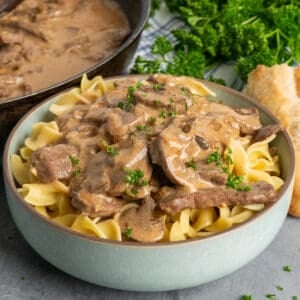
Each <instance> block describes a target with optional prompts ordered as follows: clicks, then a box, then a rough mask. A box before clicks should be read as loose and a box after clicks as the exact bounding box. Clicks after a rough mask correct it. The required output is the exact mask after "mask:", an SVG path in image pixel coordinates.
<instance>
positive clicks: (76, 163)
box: [69, 155, 79, 167]
mask: <svg viewBox="0 0 300 300" xmlns="http://www.w3.org/2000/svg"><path fill="white" fill-rule="evenodd" d="M69 159H70V161H71V163H72V166H73V167H74V166H77V165H78V164H79V159H78V158H76V157H74V156H72V155H70V156H69Z"/></svg>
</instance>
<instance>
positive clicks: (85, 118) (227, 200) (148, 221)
mask: <svg viewBox="0 0 300 300" xmlns="http://www.w3.org/2000/svg"><path fill="white" fill-rule="evenodd" d="M199 89H200V87H199V83H197V81H193V80H191V79H187V78H185V77H173V76H168V75H154V76H150V77H149V78H147V79H145V80H142V81H138V80H137V79H136V78H133V77H130V78H127V79H124V80H117V81H115V82H114V89H112V90H111V91H109V92H107V93H106V94H105V95H103V96H102V97H99V98H98V99H97V100H96V101H95V102H94V103H92V104H86V105H85V104H78V105H75V106H74V107H73V108H72V109H71V110H69V111H66V112H65V113H63V114H59V115H58V116H57V118H56V122H57V124H58V127H59V130H60V132H61V134H62V138H61V140H60V141H59V142H58V143H55V144H50V145H47V146H45V147H41V148H40V149H38V150H37V151H35V152H33V154H32V155H31V158H30V164H31V167H30V169H31V170H33V171H34V173H33V174H34V175H35V176H37V178H38V179H39V180H40V181H41V182H43V183H50V182H53V181H55V180H61V181H62V182H65V183H66V185H68V186H69V188H70V198H71V203H72V205H73V207H74V208H76V209H77V210H78V211H79V212H80V213H82V214H84V215H87V216H89V217H91V218H98V217H100V218H106V217H112V216H113V215H115V214H118V213H120V210H121V208H122V207H124V206H125V205H127V204H133V203H135V206H134V207H131V208H130V209H128V210H126V212H124V213H122V214H121V216H120V217H119V218H118V223H119V226H120V228H121V231H122V232H124V231H125V230H126V228H131V229H132V235H131V239H134V240H137V241H141V242H155V241H159V240H161V239H162V238H163V235H164V222H165V221H164V218H163V217H162V216H163V215H168V216H175V215H176V214H177V215H178V214H179V213H181V212H182V211H183V210H184V209H186V208H188V209H202V208H211V207H218V206H221V205H223V206H224V205H225V206H228V207H233V206H235V205H246V204H250V203H271V202H274V201H276V200H277V197H276V195H277V194H276V191H275V189H274V187H273V186H272V185H271V184H269V183H267V182H263V181H261V182H255V183H252V182H251V183H247V186H245V185H243V186H241V187H239V188H236V187H234V188H228V185H227V184H228V181H229V179H230V178H232V175H233V174H229V173H228V172H229V171H228V170H229V169H228V167H229V165H230V164H231V163H229V165H224V166H222V165H220V161H218V162H216V161H215V162H216V163H215V162H211V161H209V157H211V156H213V157H215V155H216V154H219V157H224V159H225V158H226V149H228V147H229V145H230V142H231V140H239V139H244V140H245V139H247V141H248V142H249V143H251V142H252V141H255V142H257V141H261V140H264V139H266V138H267V137H268V136H271V135H272V134H276V133H277V132H278V130H280V126H278V125H276V124H275V125H274V124H272V125H269V126H265V127H263V126H262V124H261V122H260V118H259V113H258V111H257V110H256V109H255V108H232V107H229V106H226V105H223V104H219V103H216V102H210V101H208V99H206V98H205V97H203V96H202V95H201V93H199V92H197V91H199ZM70 157H72V159H73V161H74V159H75V160H76V161H77V163H76V164H75V165H74V164H73V163H72V159H70ZM226 161H227V162H229V161H230V160H229V159H228V160H226ZM225 166H226V167H225ZM226 170H227V171H226ZM74 172H75V173H74ZM231 187H232V186H231ZM243 187H244V188H246V187H247V189H244V190H243Z"/></svg>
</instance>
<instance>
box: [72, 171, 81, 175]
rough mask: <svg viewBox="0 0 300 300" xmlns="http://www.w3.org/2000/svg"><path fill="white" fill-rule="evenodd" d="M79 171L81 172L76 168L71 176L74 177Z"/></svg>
mask: <svg viewBox="0 0 300 300" xmlns="http://www.w3.org/2000/svg"><path fill="white" fill-rule="evenodd" d="M80 173H81V170H80V169H77V170H75V171H74V172H73V173H72V177H76V176H78V175H79V174H80Z"/></svg>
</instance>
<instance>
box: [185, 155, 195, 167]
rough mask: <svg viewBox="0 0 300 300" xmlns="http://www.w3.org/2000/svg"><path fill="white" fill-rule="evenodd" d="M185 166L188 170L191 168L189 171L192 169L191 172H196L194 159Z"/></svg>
mask: <svg viewBox="0 0 300 300" xmlns="http://www.w3.org/2000/svg"><path fill="white" fill-rule="evenodd" d="M185 165H186V166H187V167H188V168H191V169H193V170H196V169H197V165H196V162H195V161H194V158H193V159H192V160H191V161H189V162H187V163H186V164H185Z"/></svg>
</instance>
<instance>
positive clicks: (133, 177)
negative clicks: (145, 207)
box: [123, 168, 148, 196]
mask: <svg viewBox="0 0 300 300" xmlns="http://www.w3.org/2000/svg"><path fill="white" fill-rule="evenodd" d="M123 170H124V171H125V173H126V175H125V182H126V183H128V184H129V185H131V186H132V188H131V190H130V191H129V190H128V189H127V190H126V192H127V194H132V195H134V196H137V195H138V189H137V188H138V187H143V186H146V185H147V184H148V181H147V180H145V179H144V172H143V171H142V170H140V169H136V170H130V169H126V168H124V169H123Z"/></svg>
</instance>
